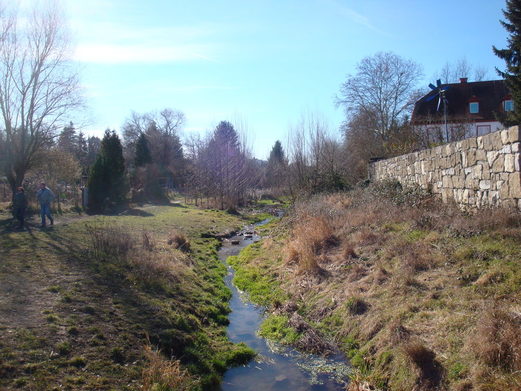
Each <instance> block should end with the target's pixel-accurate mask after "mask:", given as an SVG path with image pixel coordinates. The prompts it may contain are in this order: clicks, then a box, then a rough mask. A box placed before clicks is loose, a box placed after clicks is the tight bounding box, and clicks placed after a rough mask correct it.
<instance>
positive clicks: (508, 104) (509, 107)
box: [503, 99, 514, 111]
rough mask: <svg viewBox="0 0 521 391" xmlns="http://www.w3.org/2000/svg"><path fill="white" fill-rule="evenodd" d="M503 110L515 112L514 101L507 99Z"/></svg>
mask: <svg viewBox="0 0 521 391" xmlns="http://www.w3.org/2000/svg"><path fill="white" fill-rule="evenodd" d="M503 110H505V111H514V101H513V100H512V99H505V100H504V101H503Z"/></svg>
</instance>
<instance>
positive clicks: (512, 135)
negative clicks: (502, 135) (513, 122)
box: [507, 126, 521, 144]
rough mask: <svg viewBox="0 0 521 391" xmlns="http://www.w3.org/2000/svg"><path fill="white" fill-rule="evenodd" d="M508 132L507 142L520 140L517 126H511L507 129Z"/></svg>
mask: <svg viewBox="0 0 521 391" xmlns="http://www.w3.org/2000/svg"><path fill="white" fill-rule="evenodd" d="M507 132H508V140H507V141H508V142H509V143H511V144H512V143H516V142H519V141H521V137H520V134H519V126H511V127H510V128H508V129H507Z"/></svg>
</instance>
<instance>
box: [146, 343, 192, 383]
mask: <svg viewBox="0 0 521 391" xmlns="http://www.w3.org/2000/svg"><path fill="white" fill-rule="evenodd" d="M144 351H145V358H146V359H147V366H146V367H145V368H144V369H143V375H142V377H143V390H145V391H157V390H176V391H189V390H193V389H194V388H195V386H196V384H197V382H196V380H195V379H194V378H193V377H192V376H191V375H190V374H189V373H188V371H187V370H186V369H183V368H182V367H181V363H180V361H179V360H167V359H166V358H165V357H164V356H163V355H162V354H161V353H160V352H159V351H157V350H154V349H152V347H150V345H146V346H145V348H144Z"/></svg>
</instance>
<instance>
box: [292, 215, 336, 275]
mask: <svg viewBox="0 0 521 391" xmlns="http://www.w3.org/2000/svg"><path fill="white" fill-rule="evenodd" d="M338 243H339V240H338V238H337V237H336V236H335V235H334V229H333V227H332V225H331V224H330V222H329V221H328V220H327V219H326V218H325V217H313V216H307V217H306V218H304V219H303V220H301V221H300V222H299V224H298V225H296V226H295V227H294V229H293V234H292V240H291V241H290V243H289V244H288V245H287V246H286V248H285V253H286V256H285V259H286V262H287V263H298V270H299V272H300V273H311V274H317V273H319V272H320V271H321V268H320V266H319V264H318V261H317V258H318V256H319V255H320V252H321V251H325V250H327V249H329V248H331V247H334V246H337V245H338Z"/></svg>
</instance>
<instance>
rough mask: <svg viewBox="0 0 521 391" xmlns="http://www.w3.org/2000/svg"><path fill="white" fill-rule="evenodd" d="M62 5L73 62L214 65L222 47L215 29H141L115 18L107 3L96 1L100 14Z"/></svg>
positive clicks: (78, 4) (77, 4)
mask: <svg viewBox="0 0 521 391" xmlns="http://www.w3.org/2000/svg"><path fill="white" fill-rule="evenodd" d="M64 1H67V2H68V5H69V7H68V10H69V17H70V21H71V26H72V27H73V33H74V36H75V41H76V50H75V53H74V56H73V58H74V59H75V60H76V61H79V62H82V63H99V64H124V63H128V64H132V63H137V64H143V63H149V64H153V63H158V64H162V63H173V62H180V61H211V62H217V58H218V52H219V49H221V45H219V44H217V43H215V42H214V40H215V36H216V34H217V33H218V31H219V27H218V26H215V25H211V24H204V25H202V24H201V25H190V26H184V25H178V26H165V27H164V26H143V25H140V23H135V22H134V23H131V22H130V21H129V20H128V19H125V18H124V17H121V16H119V17H118V15H117V10H114V9H112V8H111V6H112V5H113V4H112V3H111V2H110V1H102V0H95V1H96V2H98V3H99V4H100V6H102V7H103V8H104V9H105V10H106V11H107V12H105V13H102V14H100V13H94V12H93V10H92V9H91V8H90V7H87V6H86V5H85V4H84V3H86V2H76V1H74V2H72V0H64ZM115 13H116V15H114V14H115ZM85 15H88V17H86V16H85ZM109 15H112V18H109ZM114 18H116V19H114Z"/></svg>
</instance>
